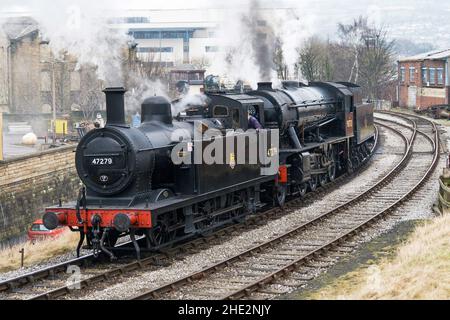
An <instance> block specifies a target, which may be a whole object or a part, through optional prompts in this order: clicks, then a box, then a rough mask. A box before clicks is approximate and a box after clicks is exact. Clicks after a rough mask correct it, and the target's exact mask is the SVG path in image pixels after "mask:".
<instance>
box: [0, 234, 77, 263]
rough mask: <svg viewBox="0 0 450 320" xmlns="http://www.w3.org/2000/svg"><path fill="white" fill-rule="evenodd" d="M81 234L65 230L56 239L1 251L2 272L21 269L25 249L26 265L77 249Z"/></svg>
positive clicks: (28, 243) (29, 243)
mask: <svg viewBox="0 0 450 320" xmlns="http://www.w3.org/2000/svg"><path fill="white" fill-rule="evenodd" d="M78 238H79V234H78V233H74V232H71V231H69V230H68V231H66V232H64V233H63V234H62V235H61V236H59V237H58V238H56V239H46V240H41V241H38V242H36V243H34V244H33V243H31V242H27V243H24V244H18V245H15V246H12V247H10V248H8V249H4V250H1V251H0V272H8V271H12V270H17V269H20V263H21V261H20V260H21V254H20V252H19V251H20V250H21V249H22V248H23V249H25V255H24V267H29V266H32V265H35V264H38V263H41V262H44V261H46V260H48V259H50V258H53V257H55V256H57V255H62V254H64V253H67V252H70V251H73V250H75V248H76V246H77V243H78Z"/></svg>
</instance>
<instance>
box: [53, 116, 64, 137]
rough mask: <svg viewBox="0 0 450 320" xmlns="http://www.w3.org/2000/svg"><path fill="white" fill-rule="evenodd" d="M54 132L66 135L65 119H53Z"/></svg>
mask: <svg viewBox="0 0 450 320" xmlns="http://www.w3.org/2000/svg"><path fill="white" fill-rule="evenodd" d="M52 122H53V121H52ZM55 133H56V134H60V135H67V120H61V119H56V120H55Z"/></svg>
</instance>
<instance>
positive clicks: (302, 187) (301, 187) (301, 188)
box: [297, 183, 308, 198]
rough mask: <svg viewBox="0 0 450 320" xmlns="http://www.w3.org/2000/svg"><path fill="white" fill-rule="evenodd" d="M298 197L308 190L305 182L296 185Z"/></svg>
mask: <svg viewBox="0 0 450 320" xmlns="http://www.w3.org/2000/svg"><path fill="white" fill-rule="evenodd" d="M297 188H298V192H299V195H300V197H302V198H303V197H304V196H305V195H306V193H307V192H308V186H307V185H306V183H301V184H299V185H298V186H297Z"/></svg>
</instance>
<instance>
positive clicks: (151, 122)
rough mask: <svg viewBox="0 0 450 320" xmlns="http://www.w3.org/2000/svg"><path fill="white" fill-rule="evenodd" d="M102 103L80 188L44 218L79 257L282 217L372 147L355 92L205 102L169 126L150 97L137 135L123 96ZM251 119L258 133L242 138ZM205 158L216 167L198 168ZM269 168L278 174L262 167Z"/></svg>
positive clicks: (267, 92)
mask: <svg viewBox="0 0 450 320" xmlns="http://www.w3.org/2000/svg"><path fill="white" fill-rule="evenodd" d="M104 92H105V94H106V109H107V124H106V126H105V128H101V129H96V130H93V131H91V132H89V133H88V134H86V135H85V136H84V137H83V138H82V140H81V141H80V143H79V145H78V147H77V150H76V169H77V172H78V175H79V177H80V179H81V181H82V182H83V185H84V187H83V188H82V189H81V190H80V192H79V196H78V199H77V200H76V201H75V202H74V203H69V204H66V205H61V204H60V205H59V206H55V207H50V208H47V209H46V213H45V215H44V217H43V221H44V224H45V226H46V227H47V228H48V229H54V228H56V227H58V226H69V227H70V228H71V229H72V230H73V231H76V232H79V233H80V242H79V244H78V248H77V252H78V254H79V251H80V248H81V246H82V245H83V243H84V241H85V239H86V242H87V246H88V247H89V248H92V249H93V250H94V253H95V254H98V253H100V252H104V253H106V254H108V255H109V256H110V257H111V258H112V259H113V258H114V254H113V252H112V251H113V247H114V246H115V244H116V242H117V240H118V239H119V238H120V237H123V236H127V235H129V236H130V238H131V240H132V242H133V244H134V248H135V250H136V252H137V255H138V257H139V255H140V252H141V250H158V249H161V248H163V247H165V246H170V245H171V244H173V243H174V242H176V241H180V239H185V238H188V237H192V236H195V235H201V234H205V233H207V232H211V231H212V230H214V229H216V228H219V227H221V226H224V225H227V224H230V223H233V222H236V221H240V220H242V219H245V217H246V216H248V215H250V214H255V213H257V212H258V211H261V210H262V208H264V207H267V206H274V205H278V206H283V205H284V203H285V201H286V199H287V198H290V197H291V198H292V197H302V196H304V195H305V194H306V193H307V192H314V191H315V190H316V189H317V188H318V186H320V185H325V184H327V183H328V182H330V181H333V180H334V179H335V178H336V177H337V176H338V175H341V174H343V173H345V172H348V171H351V170H354V169H355V168H356V167H358V166H359V165H360V164H361V163H362V162H363V161H364V160H365V159H366V158H367V157H369V156H370V150H371V144H373V141H374V134H375V133H374V132H375V128H374V119H373V106H372V105H371V104H362V103H360V101H362V99H361V96H360V88H359V87H358V86H357V85H354V84H351V83H330V82H327V83H324V82H312V83H309V84H308V85H305V84H303V83H300V82H293V81H286V82H283V83H282V84H281V87H280V88H277V89H275V88H273V87H272V84H271V83H259V84H258V88H257V90H254V91H248V92H245V93H242V92H235V93H227V92H207V93H205V96H206V99H203V101H204V102H203V103H198V104H194V105H192V104H191V105H188V106H186V107H185V108H184V110H182V111H181V112H180V113H178V114H177V115H175V117H173V115H172V107H173V105H172V104H171V103H170V102H169V101H168V100H167V99H166V98H164V97H159V96H155V97H150V98H148V99H146V100H145V101H144V102H143V103H142V113H141V114H142V124H141V126H140V127H138V128H132V127H130V126H128V125H127V124H126V123H125V105H124V93H125V90H124V89H123V88H108V89H105V90H104ZM250 117H252V118H254V119H256V120H257V121H258V122H259V123H260V125H261V126H262V128H263V129H258V130H248V129H249V118H250ZM208 132H213V133H214V134H209V135H208ZM230 132H231V134H230ZM261 132H264V135H262V134H261ZM221 141H222V142H225V143H222V144H220V143H219V142H221ZM230 145H231V147H230ZM208 152H209V154H210V155H212V156H214V157H215V159H216V160H217V159H220V160H223V161H215V162H214V161H213V162H208V161H205V160H204V159H202V160H201V161H195V160H196V159H195V158H196V156H197V155H198V154H199V155H200V156H201V155H202V154H207V153H208ZM242 153H243V154H244V156H243V157H241V158H242V159H241V160H242V161H238V160H239V159H238V158H239V157H240V156H241V155H242ZM255 154H257V157H256V158H257V160H256V161H253V162H251V161H248V159H249V158H251V157H252V156H254V155H255ZM174 156H175V158H174ZM200 158H201V157H200ZM180 159H182V160H183V161H178V160H180ZM274 163H275V165H276V166H275V168H276V169H275V170H273V166H270V165H268V164H274ZM138 236H143V237H142V239H143V242H144V244H143V245H139V243H138V241H137V237H138ZM144 238H145V240H144Z"/></svg>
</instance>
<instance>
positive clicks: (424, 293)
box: [307, 214, 450, 300]
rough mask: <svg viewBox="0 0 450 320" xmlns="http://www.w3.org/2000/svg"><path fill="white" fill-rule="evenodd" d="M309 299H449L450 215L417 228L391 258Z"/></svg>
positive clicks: (359, 271)
mask: <svg viewBox="0 0 450 320" xmlns="http://www.w3.org/2000/svg"><path fill="white" fill-rule="evenodd" d="M307 298H310V299H356V300H367V299H395V300H404V299H418V300H435V299H449V298H450V214H446V215H444V216H442V217H438V218H435V219H434V220H432V221H430V222H427V223H425V224H423V225H421V226H418V227H417V228H416V230H415V231H414V232H413V234H412V235H411V236H410V238H409V239H408V240H407V241H406V242H405V243H404V244H403V245H401V246H400V247H399V248H398V249H397V252H396V255H395V257H394V258H392V259H390V260H387V259H384V260H382V261H381V262H380V263H379V264H377V265H372V266H370V267H365V268H361V269H359V270H357V271H355V272H352V273H349V274H347V275H345V276H343V277H341V278H339V279H338V280H336V281H335V282H334V283H333V284H331V285H329V286H327V287H325V288H324V289H321V290H319V291H318V292H315V293H312V294H311V295H310V296H308V297H307Z"/></svg>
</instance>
